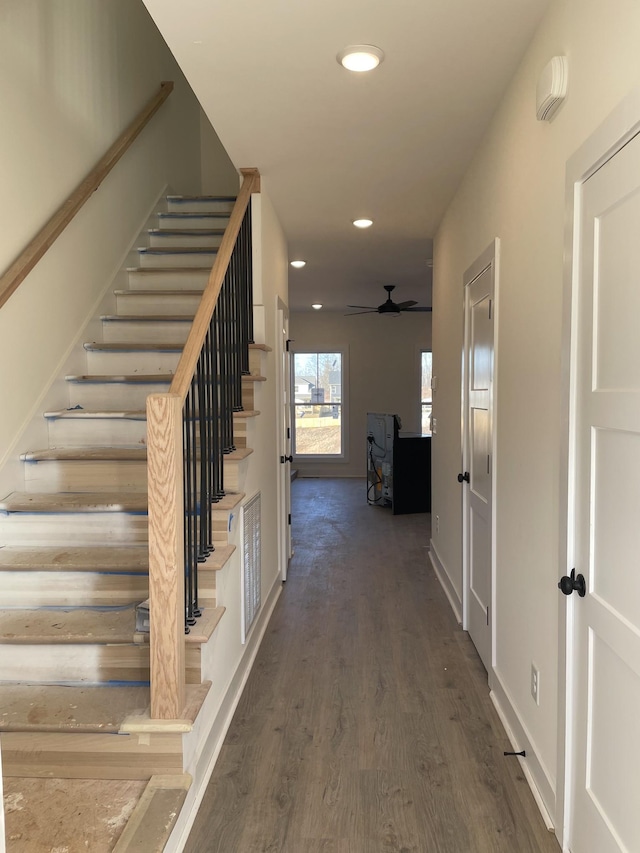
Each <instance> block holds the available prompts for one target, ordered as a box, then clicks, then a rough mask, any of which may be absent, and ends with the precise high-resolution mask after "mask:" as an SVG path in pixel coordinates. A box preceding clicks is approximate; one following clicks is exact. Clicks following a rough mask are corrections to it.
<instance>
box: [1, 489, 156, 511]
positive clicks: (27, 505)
mask: <svg viewBox="0 0 640 853" xmlns="http://www.w3.org/2000/svg"><path fill="white" fill-rule="evenodd" d="M2 511H4V512H55V513H67V512H139V513H146V512H147V495H146V494H144V493H142V492H117V493H114V494H110V493H109V492H51V493H49V492H33V493H31V492H13V493H12V494H10V495H8V497H6V498H5V499H4V500H3V501H0V512H2Z"/></svg>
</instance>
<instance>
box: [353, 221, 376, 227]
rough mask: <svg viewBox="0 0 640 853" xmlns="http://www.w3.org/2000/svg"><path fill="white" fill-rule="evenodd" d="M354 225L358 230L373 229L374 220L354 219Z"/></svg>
mask: <svg viewBox="0 0 640 853" xmlns="http://www.w3.org/2000/svg"><path fill="white" fill-rule="evenodd" d="M353 224H354V225H355V226H356V228H371V226H372V225H373V219H354V220H353Z"/></svg>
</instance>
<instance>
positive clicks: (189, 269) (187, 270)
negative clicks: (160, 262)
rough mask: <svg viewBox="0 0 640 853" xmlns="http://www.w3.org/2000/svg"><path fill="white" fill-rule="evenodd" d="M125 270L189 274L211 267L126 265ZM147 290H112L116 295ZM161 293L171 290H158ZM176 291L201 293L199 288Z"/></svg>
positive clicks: (142, 272)
mask: <svg viewBox="0 0 640 853" xmlns="http://www.w3.org/2000/svg"><path fill="white" fill-rule="evenodd" d="M127 272H131V273H135V274H136V275H162V274H165V275H175V274H176V273H178V274H180V273H184V275H189V274H190V273H194V272H196V273H197V272H202V273H204V272H207V273H210V272H211V267H127ZM148 292H149V291H147V290H144V291H139V290H114V293H117V294H118V295H120V296H121V295H122V294H123V293H124V294H126V293H136V294H138V293H148ZM160 292H161V293H167V292H169V293H170V292H171V291H160ZM175 292H176V293H202V291H201V290H194V291H190V290H177V291H175Z"/></svg>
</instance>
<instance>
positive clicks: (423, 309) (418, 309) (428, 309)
mask: <svg viewBox="0 0 640 853" xmlns="http://www.w3.org/2000/svg"><path fill="white" fill-rule="evenodd" d="M404 310H405V311H433V308H431V306H429V307H428V308H427V307H426V306H424V307H423V306H420V307H419V308H405V309H404Z"/></svg>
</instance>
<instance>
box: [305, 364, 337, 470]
mask: <svg viewBox="0 0 640 853" xmlns="http://www.w3.org/2000/svg"><path fill="white" fill-rule="evenodd" d="M342 362H343V359H342V353H339V352H297V353H295V354H294V357H293V386H294V400H293V410H294V411H293V413H294V417H293V425H294V427H293V452H294V453H295V455H296V456H342V455H343V446H344V439H343V429H342V427H343V419H342V385H343V377H342Z"/></svg>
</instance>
